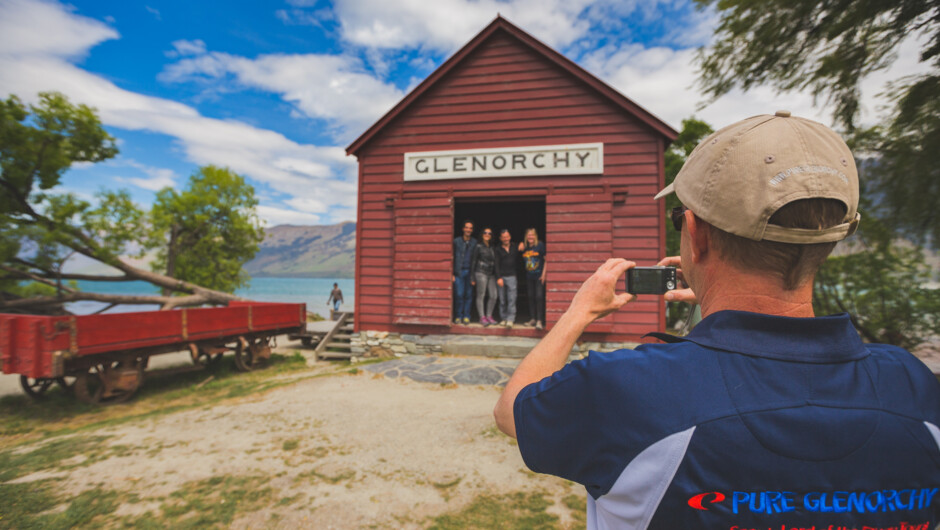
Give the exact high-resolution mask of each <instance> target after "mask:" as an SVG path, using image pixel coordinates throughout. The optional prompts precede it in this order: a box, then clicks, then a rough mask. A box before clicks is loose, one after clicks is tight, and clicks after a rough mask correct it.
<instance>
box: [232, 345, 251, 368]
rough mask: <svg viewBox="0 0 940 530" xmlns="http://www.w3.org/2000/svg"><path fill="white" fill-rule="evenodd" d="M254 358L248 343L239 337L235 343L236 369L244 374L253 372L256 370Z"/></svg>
mask: <svg viewBox="0 0 940 530" xmlns="http://www.w3.org/2000/svg"><path fill="white" fill-rule="evenodd" d="M253 357H254V356H253V355H252V354H251V348H250V347H249V343H248V341H246V340H245V339H243V338H241V337H239V338H238V340H237V341H236V342H235V367H236V368H238V369H239V370H240V371H242V372H250V371H252V370H253V369H254V358H253Z"/></svg>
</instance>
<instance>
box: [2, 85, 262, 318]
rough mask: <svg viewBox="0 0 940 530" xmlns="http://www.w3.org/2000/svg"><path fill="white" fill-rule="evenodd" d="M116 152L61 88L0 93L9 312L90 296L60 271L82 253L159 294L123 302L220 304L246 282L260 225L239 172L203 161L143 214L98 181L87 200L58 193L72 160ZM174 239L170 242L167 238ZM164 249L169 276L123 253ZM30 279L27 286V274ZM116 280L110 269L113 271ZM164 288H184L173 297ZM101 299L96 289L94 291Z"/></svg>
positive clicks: (4, 288)
mask: <svg viewBox="0 0 940 530" xmlns="http://www.w3.org/2000/svg"><path fill="white" fill-rule="evenodd" d="M116 154H117V149H116V148H115V146H114V139H113V138H112V137H111V136H110V135H108V133H107V132H106V131H105V130H104V128H103V127H102V126H101V122H100V121H99V120H98V117H97V116H96V114H95V111H94V110H93V109H91V108H89V107H87V106H85V105H73V104H71V103H70V102H69V101H68V100H67V99H66V98H65V97H64V96H62V95H61V94H57V93H51V92H50V93H43V94H40V96H39V102H38V104H36V105H32V106H29V107H27V106H26V105H24V104H23V103H22V102H21V101H20V100H19V99H18V98H17V97H16V96H10V97H9V98H8V99H7V100H5V101H0V190H2V192H0V306H3V308H4V309H5V310H15V311H23V310H26V311H35V310H41V311H45V310H47V309H46V308H49V307H51V308H52V309H51V310H52V311H54V312H56V311H60V310H61V309H56V306H57V305H58V306H61V304H62V302H63V300H66V299H68V300H80V299H88V298H89V297H90V296H91V295H85V294H83V293H79V292H77V290H76V288H75V285H74V284H71V285H67V284H64V283H63V282H62V280H63V279H69V276H78V277H79V279H89V277H87V276H86V277H82V276H81V275H68V274H63V273H62V266H63V264H64V263H65V262H66V261H67V260H68V259H69V258H70V257H71V256H73V255H75V254H82V255H84V256H87V257H89V258H92V259H94V260H98V261H100V262H102V263H105V264H107V265H110V266H112V267H114V268H116V269H118V270H120V271H121V272H123V273H124V275H123V276H120V277H118V279H119V280H135V279H140V280H145V281H149V282H151V283H154V284H156V285H160V286H162V287H163V288H164V289H165V293H164V294H165V296H163V297H147V296H140V297H127V296H124V297H119V298H120V300H121V301H122V302H127V301H129V300H128V298H134V300H131V301H132V302H134V303H159V304H162V305H163V307H164V308H171V307H174V306H176V305H199V304H203V303H225V302H227V301H228V300H231V299H233V298H234V297H233V296H232V295H230V294H227V293H225V292H219V291H213V290H212V288H218V289H221V290H224V291H228V292H231V291H232V290H234V289H235V288H236V287H238V286H239V285H242V284H243V283H244V282H245V277H244V276H243V275H242V273H241V265H242V264H243V263H244V262H245V261H247V260H249V259H251V257H252V256H253V255H254V253H255V252H256V251H257V249H258V242H259V241H260V240H261V237H262V231H261V227H260V224H259V222H258V219H257V217H256V215H255V212H254V208H255V206H256V205H257V200H256V199H255V198H254V190H253V189H252V187H251V186H249V185H247V184H246V183H245V181H244V179H243V178H242V177H240V176H238V175H236V174H235V173H233V172H231V171H229V170H227V169H220V168H216V167H214V166H208V167H205V168H201V169H200V170H199V171H197V172H196V173H195V174H194V175H193V177H192V179H191V180H190V184H189V188H188V189H187V190H184V191H183V192H176V191H174V190H172V189H170V188H167V189H164V190H163V191H161V192H160V194H159V195H158V202H157V204H156V205H155V207H154V209H153V211H152V212H150V213H149V214H148V213H147V212H145V211H144V210H142V209H141V208H140V207H138V206H137V205H136V204H135V203H134V202H133V201H132V200H131V197H130V194H129V193H128V192H126V191H109V190H102V191H101V192H99V193H98V194H96V196H95V197H94V199H93V200H91V201H88V200H84V199H81V198H79V197H77V196H75V195H73V194H69V193H55V187H56V186H57V185H58V184H59V183H60V181H61V177H62V175H63V173H64V172H65V171H66V170H68V169H69V167H71V165H72V164H74V163H76V162H100V161H102V160H107V159H108V158H111V157H113V156H115V155H116ZM167 240H169V241H170V243H171V244H170V245H169V247H167V246H166V243H167ZM156 247H161V248H163V254H162V256H163V258H164V260H165V261H164V265H163V266H164V267H165V263H166V259H167V258H168V257H172V258H173V263H174V265H175V268H171V270H176V271H178V273H179V274H178V275H177V276H176V277H175V279H174V278H171V277H167V276H164V275H160V274H154V273H152V272H148V271H144V270H141V269H137V268H136V267H133V266H131V265H129V264H127V263H125V262H124V261H122V260H121V256H126V255H136V256H137V257H140V256H142V255H143V254H144V253H145V252H146V251H147V250H150V249H153V248H156ZM26 279H28V280H32V282H33V283H31V284H27V285H23V284H22V283H21V282H22V281H23V280H26ZM110 279H114V276H112V277H110ZM170 291H173V292H178V291H182V292H185V293H188V294H190V296H188V297H182V298H179V297H177V298H170V297H168V296H166V295H168V294H169V292H170ZM94 299H98V300H101V299H102V296H100V295H99V296H97V297H94Z"/></svg>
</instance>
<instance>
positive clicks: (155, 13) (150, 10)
mask: <svg viewBox="0 0 940 530" xmlns="http://www.w3.org/2000/svg"><path fill="white" fill-rule="evenodd" d="M144 9H146V10H147V12H148V13H150V14H151V15H153V18H155V19H157V20H163V16H161V15H160V10H159V9H157V8H155V7H150V6H144Z"/></svg>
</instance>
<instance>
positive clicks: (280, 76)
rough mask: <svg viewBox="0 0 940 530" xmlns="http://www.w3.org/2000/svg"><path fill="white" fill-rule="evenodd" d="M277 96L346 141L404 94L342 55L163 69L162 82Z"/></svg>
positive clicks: (226, 60) (208, 61)
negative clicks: (207, 83) (210, 84)
mask: <svg viewBox="0 0 940 530" xmlns="http://www.w3.org/2000/svg"><path fill="white" fill-rule="evenodd" d="M228 75H232V76H234V80H235V81H236V82H238V83H239V84H241V85H243V86H247V87H251V88H256V89H260V90H265V91H269V92H274V93H277V94H280V95H281V96H282V97H283V99H284V100H286V101H289V102H291V103H293V104H294V105H296V106H297V108H298V109H299V110H300V111H301V112H303V113H304V114H305V115H307V116H308V117H310V118H314V119H323V120H326V121H327V122H328V123H329V124H330V125H331V126H332V127H334V129H335V133H336V136H337V137H339V138H341V139H343V140H345V141H348V140H352V139H353V138H355V136H356V135H358V134H360V133H361V132H363V131H364V130H365V129H366V128H368V127H369V126H370V125H372V123H373V122H375V121H376V120H378V119H379V118H380V117H381V116H382V115H383V114H384V113H385V112H387V111H388V110H389V109H390V108H391V107H392V106H393V105H394V104H395V103H397V102H398V101H399V100H400V99H401V98H402V97H403V96H404V93H403V92H402V91H401V90H399V89H398V88H396V87H395V86H394V85H391V84H388V83H384V82H382V81H380V80H379V79H376V78H375V77H374V76H372V75H371V74H369V73H367V72H366V71H365V70H364V68H363V65H362V62H361V61H360V60H359V59H358V58H355V57H351V56H346V55H316V54H307V55H262V56H260V57H258V58H257V59H248V58H245V57H239V56H235V55H229V54H227V53H210V54H207V55H202V56H199V57H193V58H189V59H184V60H181V61H179V62H177V63H174V64H172V65H170V66H168V67H167V68H166V69H165V70H164V71H163V72H162V73H161V74H160V79H161V80H162V81H167V82H183V81H190V80H200V79H202V80H205V79H210V80H217V81H219V82H220V83H223V84H227V83H229V82H230V81H229V79H228V78H227V76H228Z"/></svg>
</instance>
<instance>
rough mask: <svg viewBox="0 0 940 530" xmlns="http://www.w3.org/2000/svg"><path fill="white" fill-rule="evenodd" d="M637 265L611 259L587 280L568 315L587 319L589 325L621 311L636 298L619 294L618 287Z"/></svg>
mask: <svg viewBox="0 0 940 530" xmlns="http://www.w3.org/2000/svg"><path fill="white" fill-rule="evenodd" d="M635 266H636V263H634V262H632V261H627V260H625V259H622V258H611V259H609V260H607V262H606V263H604V264H603V265H601V266H600V267H598V269H597V270H596V271H595V272H594V274H593V275H591V277H590V278H588V279H587V281H585V282H584V283H583V284H581V288H580V289H578V292H577V293H576V294H575V295H574V299H573V300H571V305H570V306H568V311H567V312H568V313H571V314H572V315H574V316H576V317H577V318H578V319H579V320H580V319H587V324H590V323H591V322H594V321H595V320H597V319H599V318H603V317H605V316H607V315H609V314H611V313H613V312H614V311H616V310H618V309H620V308H621V307H623V306H624V304H626V303H627V302H629V301H631V300H633V299H634V298H635V297H634V296H633V295H632V294H629V293H620V294H617V292H616V287H617V283H618V281H619V280H620V278H621V277H622V276H623V274H624V273H625V272H627V270H629V269H632V268H633V267H635Z"/></svg>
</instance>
